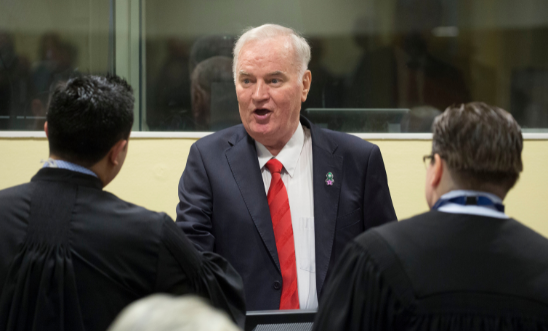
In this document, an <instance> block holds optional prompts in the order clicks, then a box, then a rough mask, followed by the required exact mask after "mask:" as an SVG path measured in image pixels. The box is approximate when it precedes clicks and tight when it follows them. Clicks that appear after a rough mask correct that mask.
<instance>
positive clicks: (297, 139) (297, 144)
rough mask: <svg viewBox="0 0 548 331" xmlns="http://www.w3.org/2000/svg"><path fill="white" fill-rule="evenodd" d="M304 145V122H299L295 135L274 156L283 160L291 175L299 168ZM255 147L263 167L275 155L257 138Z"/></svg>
mask: <svg viewBox="0 0 548 331" xmlns="http://www.w3.org/2000/svg"><path fill="white" fill-rule="evenodd" d="M303 145H304V130H303V126H302V124H301V123H300V122H299V126H298V127H297V130H295V133H293V136H291V139H289V141H288V142H287V144H285V146H284V147H283V148H282V150H281V151H280V153H278V155H276V157H274V158H275V159H276V160H278V161H280V162H281V164H282V165H283V166H284V169H285V171H287V173H288V174H289V176H291V177H293V174H294V173H295V169H296V168H297V162H298V161H299V155H301V151H302V149H303ZM255 147H256V148H257V156H258V158H259V167H260V169H262V168H263V167H264V166H265V164H266V163H267V162H268V161H269V160H270V159H272V158H273V156H272V154H271V153H270V152H269V151H268V149H267V148H266V147H265V146H264V145H263V144H261V143H260V142H258V141H256V140H255Z"/></svg>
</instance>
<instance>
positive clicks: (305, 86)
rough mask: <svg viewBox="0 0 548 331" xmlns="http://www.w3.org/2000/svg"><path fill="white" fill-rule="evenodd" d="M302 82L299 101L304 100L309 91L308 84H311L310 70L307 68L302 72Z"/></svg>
mask: <svg viewBox="0 0 548 331" xmlns="http://www.w3.org/2000/svg"><path fill="white" fill-rule="evenodd" d="M302 83H303V92H302V95H301V102H305V101H306V98H307V97H308V92H310V86H311V84H312V72H310V70H307V71H305V72H304V75H303V82H302Z"/></svg>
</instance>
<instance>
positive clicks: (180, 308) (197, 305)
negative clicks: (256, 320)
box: [107, 294, 239, 331]
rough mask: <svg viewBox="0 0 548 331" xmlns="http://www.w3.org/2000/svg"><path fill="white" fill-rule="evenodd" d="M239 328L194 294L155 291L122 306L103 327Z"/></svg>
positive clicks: (161, 330) (140, 330) (137, 330)
mask: <svg viewBox="0 0 548 331" xmlns="http://www.w3.org/2000/svg"><path fill="white" fill-rule="evenodd" d="M150 330H154V331H185V330H188V331H191V330H192V331H239V329H238V328H237V327H236V326H235V325H234V324H233V323H232V322H231V321H230V320H229V319H228V317H227V316H226V314H224V313H222V312H220V311H218V310H215V309H213V308H211V307H210V306H209V305H208V304H207V303H206V302H205V301H204V300H203V299H201V298H199V297H196V296H185V297H171V296H168V295H164V294H155V295H151V296H149V297H147V298H144V299H141V300H138V301H136V302H134V303H132V304H131V305H129V306H128V307H126V308H125V309H124V310H122V312H121V313H120V315H118V317H117V318H116V320H115V321H114V323H113V324H112V325H111V326H110V328H109V329H108V330H107V331H150Z"/></svg>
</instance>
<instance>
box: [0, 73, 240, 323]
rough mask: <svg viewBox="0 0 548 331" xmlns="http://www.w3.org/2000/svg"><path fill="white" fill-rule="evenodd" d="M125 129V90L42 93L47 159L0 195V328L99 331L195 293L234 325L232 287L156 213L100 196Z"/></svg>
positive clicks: (129, 109) (98, 81) (215, 260)
mask: <svg viewBox="0 0 548 331" xmlns="http://www.w3.org/2000/svg"><path fill="white" fill-rule="evenodd" d="M132 124H133V96H132V89H131V87H130V86H129V85H128V84H127V83H126V82H125V81H124V80H122V79H120V78H118V77H115V76H109V77H106V78H105V77H97V76H84V77H79V78H74V79H71V80H69V81H68V82H67V83H66V84H64V85H62V86H59V87H58V88H57V89H56V90H55V92H54V93H53V96H52V99H51V103H50V109H49V111H48V114H47V122H46V124H45V126H44V129H45V131H46V135H47V137H48V141H49V147H50V159H49V160H48V161H47V162H46V163H45V164H44V167H43V169H41V170H40V171H39V172H38V173H37V174H36V175H35V176H34V177H33V178H32V180H31V182H30V183H28V184H23V185H20V186H16V187H12V188H8V189H5V190H2V191H0V215H1V217H0V228H1V229H2V231H0V288H1V292H0V329H1V330H34V331H38V330H67V331H68V330H70V331H79V330H87V331H90V330H105V329H106V328H107V327H108V326H109V324H110V323H111V322H112V321H113V320H114V318H115V317H116V315H117V314H118V313H119V312H120V311H121V310H122V309H123V308H124V307H125V306H126V305H128V304H130V303H131V302H133V301H135V300H137V299H140V298H142V297H145V296H147V295H149V294H151V293H158V292H163V293H171V294H185V293H196V294H199V295H201V296H203V297H206V298H208V299H209V300H210V301H211V303H212V304H213V305H215V306H217V307H219V308H221V309H224V310H225V311H227V312H228V313H229V314H230V315H231V316H232V318H233V319H234V320H236V321H237V322H239V323H240V324H242V322H243V318H244V312H245V305H244V299H243V285H242V281H241V278H240V276H239V275H238V274H237V273H236V272H235V270H234V269H233V268H232V267H231V266H230V265H229V264H228V263H227V262H226V261H225V260H224V259H223V258H221V257H219V256H216V255H215V254H212V253H199V252H197V251H196V250H195V249H194V247H193V245H192V244H191V243H190V242H189V241H188V239H187V238H186V237H185V236H184V235H183V234H182V233H181V231H180V230H178V228H177V227H176V225H175V223H174V222H173V220H172V219H171V218H170V217H169V216H167V215H166V214H163V213H155V212H152V211H148V210H146V209H144V208H142V207H138V206H135V205H133V204H131V203H128V202H125V201H123V200H120V199H119V198H117V197H116V196H114V195H113V194H110V193H108V192H105V191H103V187H105V186H106V185H107V184H108V183H110V182H111V181H112V180H113V179H114V177H116V175H117V174H118V172H119V171H120V168H121V167H122V164H123V163H124V160H125V157H126V154H127V151H128V138H129V134H130V130H131V127H132Z"/></svg>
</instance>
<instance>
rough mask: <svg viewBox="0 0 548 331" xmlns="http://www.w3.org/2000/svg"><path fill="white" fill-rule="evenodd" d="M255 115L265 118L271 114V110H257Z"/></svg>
mask: <svg viewBox="0 0 548 331" xmlns="http://www.w3.org/2000/svg"><path fill="white" fill-rule="evenodd" d="M254 113H255V114H257V115H259V116H264V115H266V114H268V113H270V110H268V109H264V108H260V109H255V110H254Z"/></svg>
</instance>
